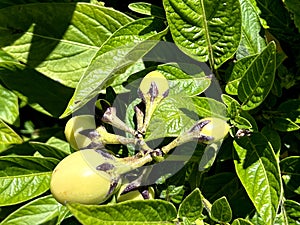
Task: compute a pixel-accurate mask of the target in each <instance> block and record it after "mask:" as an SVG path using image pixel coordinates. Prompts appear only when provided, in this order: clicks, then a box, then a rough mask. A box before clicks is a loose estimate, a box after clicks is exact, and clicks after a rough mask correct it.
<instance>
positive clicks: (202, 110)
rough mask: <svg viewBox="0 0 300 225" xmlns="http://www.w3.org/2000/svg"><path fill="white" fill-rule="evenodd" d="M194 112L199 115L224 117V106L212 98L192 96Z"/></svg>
mask: <svg viewBox="0 0 300 225" xmlns="http://www.w3.org/2000/svg"><path fill="white" fill-rule="evenodd" d="M192 100H193V103H194V106H193V107H194V109H195V112H196V113H197V115H198V116H199V117H218V118H221V119H225V120H226V119H227V118H226V106H225V105H224V104H223V103H222V102H219V101H217V100H215V99H213V98H207V97H193V98H192Z"/></svg>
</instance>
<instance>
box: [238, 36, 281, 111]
mask: <svg viewBox="0 0 300 225" xmlns="http://www.w3.org/2000/svg"><path fill="white" fill-rule="evenodd" d="M275 69H276V46H275V43H274V42H271V43H270V44H269V45H268V46H267V47H266V48H265V50H264V51H263V52H262V53H261V54H259V55H258V56H257V57H256V58H255V60H254V61H253V62H252V64H251V65H250V67H249V68H248V70H247V72H246V73H245V75H244V76H243V77H242V79H241V82H240V84H239V86H238V97H239V100H240V101H242V109H244V110H250V109H254V108H256V107H257V106H259V105H260V104H261V103H262V102H263V101H264V99H265V98H266V97H267V95H268V93H269V92H270V90H271V88H272V86H273V82H274V78H275Z"/></svg>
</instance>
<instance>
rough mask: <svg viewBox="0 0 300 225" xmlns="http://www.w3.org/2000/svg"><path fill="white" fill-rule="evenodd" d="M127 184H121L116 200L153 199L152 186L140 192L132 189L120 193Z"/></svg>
mask: <svg viewBox="0 0 300 225" xmlns="http://www.w3.org/2000/svg"><path fill="white" fill-rule="evenodd" d="M127 185H128V184H124V185H122V186H121V188H120V190H119V192H118V195H117V201H118V202H124V201H128V200H145V199H154V195H155V193H154V189H153V187H149V188H146V189H145V190H143V193H144V195H143V193H141V192H140V190H133V191H130V192H127V193H125V194H121V193H122V192H123V191H124V189H125V188H126V186H127Z"/></svg>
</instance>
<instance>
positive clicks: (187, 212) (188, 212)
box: [178, 188, 203, 222]
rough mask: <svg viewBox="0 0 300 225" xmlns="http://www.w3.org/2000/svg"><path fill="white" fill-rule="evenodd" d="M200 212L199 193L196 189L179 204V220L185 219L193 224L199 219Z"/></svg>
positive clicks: (201, 206) (201, 205)
mask: <svg viewBox="0 0 300 225" xmlns="http://www.w3.org/2000/svg"><path fill="white" fill-rule="evenodd" d="M202 210H203V204H202V198H201V192H200V190H199V189H198V188H196V189H195V190H193V191H192V192H191V193H190V194H189V195H188V196H187V197H186V198H185V199H184V200H183V201H182V203H181V204H180V206H179V209H178V216H179V217H180V218H187V219H188V220H189V221H190V222H194V221H196V220H197V219H198V218H200V217H201V215H202Z"/></svg>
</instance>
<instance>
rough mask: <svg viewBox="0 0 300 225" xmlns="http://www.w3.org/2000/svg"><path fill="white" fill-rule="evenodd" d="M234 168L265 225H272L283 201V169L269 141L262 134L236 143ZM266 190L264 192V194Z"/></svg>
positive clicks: (241, 139)
mask: <svg viewBox="0 0 300 225" xmlns="http://www.w3.org/2000/svg"><path fill="white" fill-rule="evenodd" d="M234 148H235V150H236V153H237V155H236V156H235V160H234V163H235V169H236V172H237V175H238V177H239V179H240V181H241V182H242V184H243V186H244V188H245V190H246V192H247V194H248V196H249V198H250V199H251V201H252V203H253V204H254V206H255V208H256V210H257V212H258V213H259V214H260V216H261V217H262V219H263V221H264V223H265V224H270V225H271V224H273V222H274V220H275V217H276V213H277V210H278V207H279V203H280V201H281V198H282V183H281V178H280V169H279V164H278V160H277V158H276V156H275V153H274V151H273V149H272V147H271V145H270V144H269V142H268V140H267V139H266V138H265V136H263V135H262V134H260V133H253V134H252V135H251V136H250V137H246V136H245V137H243V138H240V139H237V140H235V141H234ZM262 190H264V191H262Z"/></svg>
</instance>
